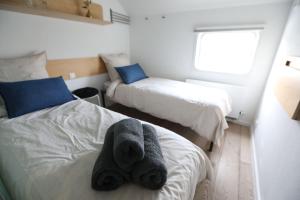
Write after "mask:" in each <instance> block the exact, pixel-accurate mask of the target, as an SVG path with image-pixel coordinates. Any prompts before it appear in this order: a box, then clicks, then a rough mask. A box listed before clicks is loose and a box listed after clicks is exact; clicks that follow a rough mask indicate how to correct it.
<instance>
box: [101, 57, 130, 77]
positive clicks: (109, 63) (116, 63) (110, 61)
mask: <svg viewBox="0 0 300 200" xmlns="http://www.w3.org/2000/svg"><path fill="white" fill-rule="evenodd" d="M101 58H102V60H103V61H104V62H105V65H106V69H107V72H108V75H109V77H110V80H111V81H115V80H117V79H121V78H120V75H119V73H118V72H117V70H116V69H115V67H124V66H128V65H130V60H129V57H128V55H126V54H124V53H119V54H108V55H101Z"/></svg>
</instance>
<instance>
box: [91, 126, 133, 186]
mask: <svg viewBox="0 0 300 200" xmlns="http://www.w3.org/2000/svg"><path fill="white" fill-rule="evenodd" d="M113 142H114V125H113V126H111V127H110V128H109V129H108V131H107V133H106V136H105V140H104V145H103V148H102V151H101V153H100V155H99V157H98V158H97V160H96V163H95V166H94V169H93V174H92V188H93V189H95V190H100V191H109V190H114V189H117V188H118V187H120V186H121V185H122V184H123V183H125V182H127V181H128V180H129V175H128V173H125V172H124V171H123V170H122V169H120V168H119V167H118V165H117V164H116V163H115V161H114V157H113Z"/></svg>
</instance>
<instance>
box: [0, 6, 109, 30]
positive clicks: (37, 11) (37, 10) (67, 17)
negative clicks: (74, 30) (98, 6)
mask: <svg viewBox="0 0 300 200" xmlns="http://www.w3.org/2000/svg"><path fill="white" fill-rule="evenodd" d="M0 9H1V10H9V11H14V12H21V13H25V14H32V15H39V16H45V17H53V18H59V19H65V20H72V21H79V22H85V23H91V24H97V25H108V24H112V23H111V22H109V21H102V20H99V19H93V18H88V17H83V16H80V15H74V14H68V13H63V12H58V11H53V10H47V9H41V8H31V7H28V6H24V5H18V4H14V3H7V2H2V0H0Z"/></svg>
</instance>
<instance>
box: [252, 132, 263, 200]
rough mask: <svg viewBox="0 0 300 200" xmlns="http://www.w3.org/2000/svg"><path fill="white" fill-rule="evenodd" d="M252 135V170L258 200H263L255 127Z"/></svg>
mask: <svg viewBox="0 0 300 200" xmlns="http://www.w3.org/2000/svg"><path fill="white" fill-rule="evenodd" d="M250 133H251V143H252V169H253V178H254V181H255V185H254V188H255V190H256V191H255V195H256V198H255V199H256V200H262V199H261V193H260V180H259V173H258V163H257V153H256V146H255V139H254V127H253V126H250Z"/></svg>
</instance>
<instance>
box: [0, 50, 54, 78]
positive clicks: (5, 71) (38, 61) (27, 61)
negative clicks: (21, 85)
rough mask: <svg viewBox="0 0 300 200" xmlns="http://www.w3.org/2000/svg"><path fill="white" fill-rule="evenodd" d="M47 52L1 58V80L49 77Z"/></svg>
mask: <svg viewBox="0 0 300 200" xmlns="http://www.w3.org/2000/svg"><path fill="white" fill-rule="evenodd" d="M46 64H47V56H46V53H45V52H43V53H40V54H36V55H31V56H26V57H20V58H5V59H0V81H1V82H14V81H24V80H33V79H43V78H48V77H49V76H48V72H47V70H46Z"/></svg>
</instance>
